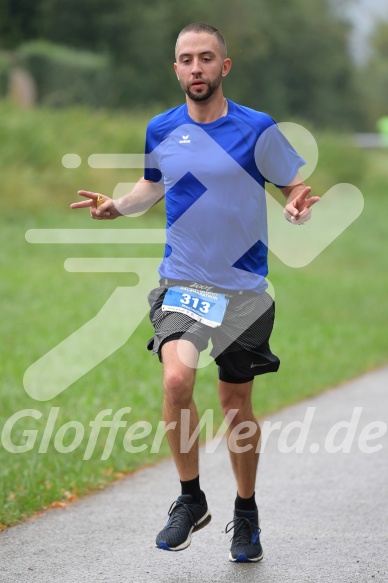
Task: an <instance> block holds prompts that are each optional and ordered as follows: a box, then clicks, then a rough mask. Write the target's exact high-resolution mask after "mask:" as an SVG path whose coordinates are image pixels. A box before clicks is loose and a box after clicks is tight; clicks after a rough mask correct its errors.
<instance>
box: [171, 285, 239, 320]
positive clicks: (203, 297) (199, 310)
mask: <svg viewBox="0 0 388 583" xmlns="http://www.w3.org/2000/svg"><path fill="white" fill-rule="evenodd" d="M227 305H228V300H227V298H226V296H225V295H224V294H218V293H212V292H205V291H201V290H193V289H191V288H188V287H183V286H174V287H170V288H169V289H168V291H167V293H166V295H165V297H164V301H163V305H162V310H163V311H168V312H180V313H182V314H186V315H187V316H190V318H193V319H194V320H197V321H198V322H201V323H202V324H206V326H210V327H211V328H216V327H217V326H220V325H221V323H222V320H223V318H224V315H225V310H226V306H227Z"/></svg>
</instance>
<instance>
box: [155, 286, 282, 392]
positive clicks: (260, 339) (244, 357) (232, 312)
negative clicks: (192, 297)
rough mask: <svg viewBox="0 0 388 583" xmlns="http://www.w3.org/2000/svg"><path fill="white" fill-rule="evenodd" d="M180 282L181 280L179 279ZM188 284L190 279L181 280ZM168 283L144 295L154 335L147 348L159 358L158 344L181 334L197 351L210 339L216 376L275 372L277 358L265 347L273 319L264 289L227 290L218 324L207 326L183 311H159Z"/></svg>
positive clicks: (237, 379)
mask: <svg viewBox="0 0 388 583" xmlns="http://www.w3.org/2000/svg"><path fill="white" fill-rule="evenodd" d="M180 284H181V283H180ZM185 285H186V286H187V287H190V283H185ZM167 289H168V286H166V285H165V286H161V287H157V288H155V289H153V290H152V291H151V292H150V294H149V295H148V302H149V304H150V307H151V311H150V320H151V322H152V324H153V326H154V331H155V332H154V337H153V338H152V339H151V340H150V341H149V342H148V349H149V350H152V351H153V353H154V354H158V355H159V359H160V360H162V359H161V348H162V346H163V344H165V343H166V342H169V341H170V340H177V339H180V338H184V339H185V340H189V341H190V342H192V343H193V344H194V345H195V347H196V348H197V350H198V351H199V352H201V351H202V350H205V349H206V348H207V345H208V342H209V340H211V341H212V351H211V353H210V354H211V356H212V357H213V358H214V360H215V362H216V363H217V365H218V375H219V378H220V380H222V381H225V382H230V383H245V382H248V381H251V380H252V379H253V378H254V377H255V376H257V375H260V374H265V373H268V372H276V371H277V370H278V368H279V365H280V361H279V359H278V357H277V356H276V355H274V354H273V353H272V352H271V350H270V347H269V338H270V336H271V332H272V329H273V324H274V320H275V302H274V301H273V299H272V298H271V296H270V295H269V294H267V293H266V292H265V293H263V294H258V293H255V292H252V291H244V292H228V299H229V302H228V306H227V308H226V312H225V316H224V319H223V321H222V324H221V326H219V327H218V328H211V327H209V326H206V325H205V324H202V323H200V322H197V321H196V320H194V319H193V318H190V316H187V315H186V314H181V313H179V312H167V311H162V304H163V299H164V296H165V294H166V292H167Z"/></svg>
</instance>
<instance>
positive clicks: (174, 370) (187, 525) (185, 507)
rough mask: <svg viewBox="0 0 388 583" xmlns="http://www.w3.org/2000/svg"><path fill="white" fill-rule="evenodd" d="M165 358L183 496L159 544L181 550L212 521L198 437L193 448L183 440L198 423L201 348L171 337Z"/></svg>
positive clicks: (166, 403)
mask: <svg viewBox="0 0 388 583" xmlns="http://www.w3.org/2000/svg"><path fill="white" fill-rule="evenodd" d="M162 360H163V371H164V375H163V390H164V398H163V418H164V421H165V423H166V426H168V424H170V423H172V424H176V425H175V428H174V429H170V430H168V431H167V436H168V441H169V444H170V449H171V453H172V456H173V459H174V462H175V466H176V468H177V470H178V474H179V477H180V480H181V486H182V496H181V497H179V498H178V500H177V502H176V503H175V504H174V505H173V506H172V508H171V511H170V518H169V521H168V522H167V524H166V526H165V527H164V528H163V529H162V530H161V531H160V532H159V534H158V536H157V537H156V546H157V547H159V548H160V549H164V550H169V551H180V550H183V549H185V548H187V547H188V546H189V545H190V542H191V535H192V533H193V532H195V531H196V530H199V529H201V528H202V527H204V526H206V524H208V523H209V522H210V520H211V514H210V512H209V510H208V506H207V502H206V497H205V495H204V493H203V492H202V491H201V490H200V485H199V462H198V437H197V438H196V439H195V440H194V441H193V443H192V444H191V443H190V447H184V446H185V445H186V446H187V445H188V444H187V443H186V444H185V440H183V443H182V434H183V432H184V436H185V437H187V438H188V439H190V438H191V435H192V433H193V431H194V429H195V428H196V427H197V426H198V423H199V419H198V412H197V408H196V406H195V403H194V400H193V389H194V381H195V371H196V364H197V362H198V351H197V350H196V348H195V346H194V345H193V344H192V343H191V342H188V341H187V340H171V341H170V342H166V343H165V344H164V345H163V347H162ZM185 363H190V364H192V366H188V364H185ZM183 410H186V412H189V421H188V419H187V417H186V419H183V420H182V411H183ZM187 422H188V423H189V427H188V428H187V427H183V423H187ZM187 429H188V431H187ZM182 446H183V447H182ZM187 494H189V495H187Z"/></svg>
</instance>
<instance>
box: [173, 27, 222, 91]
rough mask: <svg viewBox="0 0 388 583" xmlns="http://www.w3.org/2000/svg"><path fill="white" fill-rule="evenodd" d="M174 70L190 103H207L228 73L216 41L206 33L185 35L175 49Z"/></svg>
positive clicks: (214, 37) (188, 33)
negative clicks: (190, 100) (191, 101)
mask: <svg viewBox="0 0 388 583" xmlns="http://www.w3.org/2000/svg"><path fill="white" fill-rule="evenodd" d="M174 69H175V72H176V74H177V77H178V80H179V82H180V84H181V87H182V89H183V91H184V92H185V93H186V95H188V96H189V98H190V99H192V100H193V101H206V100H207V99H209V97H211V96H212V95H213V94H214V93H215V92H216V91H217V89H218V87H219V86H220V85H221V80H222V78H223V77H225V76H226V75H227V74H228V72H229V69H230V59H226V58H225V56H224V54H223V52H222V50H221V47H220V46H219V44H218V41H217V38H216V36H214V35H211V34H208V33H206V32H201V33H197V32H187V33H185V34H183V35H182V36H181V37H180V38H179V39H178V42H177V46H176V63H175V64H174Z"/></svg>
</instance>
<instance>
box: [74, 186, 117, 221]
mask: <svg viewBox="0 0 388 583" xmlns="http://www.w3.org/2000/svg"><path fill="white" fill-rule="evenodd" d="M78 194H79V195H80V196H84V197H85V198H86V199H87V200H83V201H81V202H73V203H72V204H71V205H70V207H71V208H72V209H79V208H86V207H89V208H90V216H91V217H92V219H96V220H97V221H103V220H112V219H117V217H121V216H122V215H121V213H120V212H119V211H118V210H117V208H116V207H115V204H114V201H113V200H112V199H111V198H109V197H108V196H105V195H103V194H99V193H98V192H90V191H88V190H79V191H78Z"/></svg>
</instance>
